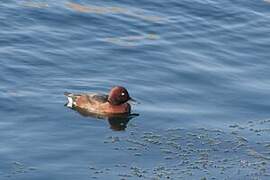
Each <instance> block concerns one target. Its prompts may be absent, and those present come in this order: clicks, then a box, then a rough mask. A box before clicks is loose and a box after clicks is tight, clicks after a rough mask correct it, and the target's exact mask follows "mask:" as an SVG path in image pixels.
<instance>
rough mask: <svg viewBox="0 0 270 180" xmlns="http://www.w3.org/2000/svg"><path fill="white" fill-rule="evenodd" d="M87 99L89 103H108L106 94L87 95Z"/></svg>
mask: <svg viewBox="0 0 270 180" xmlns="http://www.w3.org/2000/svg"><path fill="white" fill-rule="evenodd" d="M87 96H88V97H89V101H95V102H99V103H106V102H108V97H109V96H108V95H107V94H87Z"/></svg>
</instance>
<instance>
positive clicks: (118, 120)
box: [70, 108, 139, 131]
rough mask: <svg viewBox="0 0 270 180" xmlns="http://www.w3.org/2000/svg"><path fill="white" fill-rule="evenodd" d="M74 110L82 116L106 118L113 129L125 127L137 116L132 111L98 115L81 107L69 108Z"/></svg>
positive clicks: (118, 129)
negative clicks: (130, 112) (129, 112)
mask: <svg viewBox="0 0 270 180" xmlns="http://www.w3.org/2000/svg"><path fill="white" fill-rule="evenodd" d="M70 109H73V110H74V111H77V112H78V113H79V114H81V115H82V116H84V117H94V118H98V119H105V120H108V122H109V124H110V128H111V129H112V130H115V131H123V130H125V129H126V128H127V124H128V122H129V121H130V120H131V119H132V118H134V117H136V116H139V114H136V113H132V114H106V115H100V114H94V113H90V112H89V111H86V110H85V109H81V108H70Z"/></svg>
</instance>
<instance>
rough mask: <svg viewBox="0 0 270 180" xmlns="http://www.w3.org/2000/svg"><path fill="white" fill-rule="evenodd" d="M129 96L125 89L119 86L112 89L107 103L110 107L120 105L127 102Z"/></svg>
mask: <svg viewBox="0 0 270 180" xmlns="http://www.w3.org/2000/svg"><path fill="white" fill-rule="evenodd" d="M130 99H131V98H130V96H129V94H128V91H127V90H126V88H124V87H121V86H116V87H113V88H112V89H111V91H110V93H109V97H108V101H109V103H110V104H112V105H120V104H123V103H125V102H127V101H128V100H130Z"/></svg>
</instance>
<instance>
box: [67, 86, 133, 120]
mask: <svg viewBox="0 0 270 180" xmlns="http://www.w3.org/2000/svg"><path fill="white" fill-rule="evenodd" d="M64 95H65V96H66V97H67V100H68V103H67V104H66V106H67V107H69V108H72V109H83V110H84V111H87V112H88V113H93V114H97V115H113V114H129V113H130V112H131V105H130V103H129V102H132V101H133V102H136V101H135V100H134V99H133V98H131V97H130V95H129V93H128V91H127V89H126V88H125V87H123V86H114V87H112V88H111V90H110V92H109V93H108V94H101V93H81V94H76V93H69V92H65V93H64Z"/></svg>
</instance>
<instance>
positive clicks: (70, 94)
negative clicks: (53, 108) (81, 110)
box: [64, 92, 74, 108]
mask: <svg viewBox="0 0 270 180" xmlns="http://www.w3.org/2000/svg"><path fill="white" fill-rule="evenodd" d="M64 95H65V96H66V97H67V99H68V102H67V104H66V106H67V107H69V108H72V107H73V104H74V100H73V97H74V95H73V94H72V93H69V92H65V93H64Z"/></svg>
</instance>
